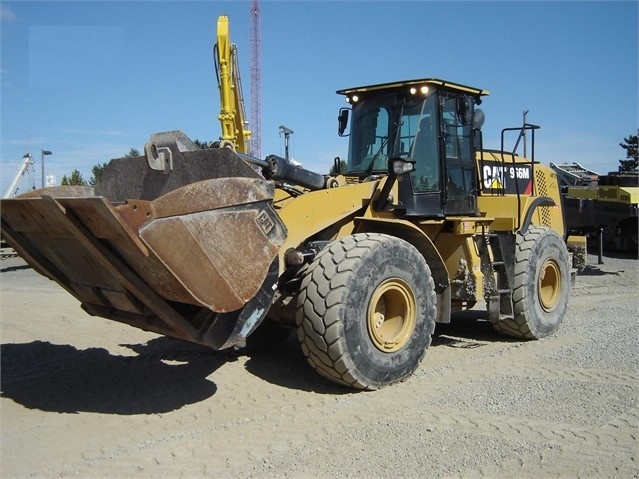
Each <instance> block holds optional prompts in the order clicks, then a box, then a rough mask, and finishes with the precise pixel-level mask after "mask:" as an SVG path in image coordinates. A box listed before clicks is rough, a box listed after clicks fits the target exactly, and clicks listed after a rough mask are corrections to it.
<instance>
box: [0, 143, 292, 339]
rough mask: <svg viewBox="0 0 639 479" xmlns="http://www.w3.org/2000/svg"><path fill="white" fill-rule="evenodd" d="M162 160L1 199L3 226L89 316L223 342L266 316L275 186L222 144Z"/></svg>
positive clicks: (273, 271)
mask: <svg viewBox="0 0 639 479" xmlns="http://www.w3.org/2000/svg"><path fill="white" fill-rule="evenodd" d="M170 149H171V150H172V152H171V154H172V159H171V160H172V169H171V170H170V171H168V172H165V171H158V170H155V169H152V168H150V167H149V163H148V162H147V159H146V158H145V157H144V156H141V157H134V158H122V159H118V160H112V162H111V163H110V164H109V166H108V167H107V169H106V170H105V172H104V175H103V177H102V179H101V182H100V183H99V184H98V185H96V188H95V190H93V189H91V188H83V187H57V188H45V189H40V190H36V191H33V192H30V193H28V194H26V195H23V196H21V197H17V198H13V199H6V200H2V202H1V206H0V209H1V216H2V235H3V237H4V238H5V239H6V241H7V242H8V243H9V244H10V245H11V246H12V247H13V248H14V249H15V250H16V251H17V252H18V254H20V255H21V256H22V257H23V258H24V259H25V260H26V261H27V263H29V264H30V265H31V266H32V267H33V268H34V269H35V270H37V271H38V272H40V273H41V274H43V275H45V276H47V277H48V278H50V279H52V280H54V281H56V282H58V283H59V284H60V285H61V286H63V287H64V288H65V289H66V290H67V291H69V292H70V293H71V294H72V295H73V296H75V297H76V298H77V299H78V300H79V301H80V302H81V303H82V307H83V308H84V309H85V310H86V311H87V312H89V313H90V314H92V315H96V316H102V317H105V318H109V319H113V320H117V321H121V322H124V323H128V324H131V325H133V326H136V327H139V328H142V329H145V330H149V331H154V332H157V333H160V334H164V335H167V336H173V337H177V338H180V339H185V340H188V341H192V342H196V343H200V344H206V345H208V346H211V347H213V348H215V349H225V348H228V347H231V346H235V345H238V344H241V343H242V342H243V341H244V339H245V338H246V336H247V335H248V334H250V333H251V332H252V331H253V330H254V329H255V328H256V327H257V325H258V324H259V322H260V321H261V320H262V319H263V317H264V316H265V315H266V313H267V311H268V308H269V306H270V303H271V300H272V297H273V294H274V285H275V283H276V282H277V278H278V270H279V268H278V266H279V265H278V252H279V248H280V247H281V245H282V244H283V243H284V240H285V239H286V229H285V227H284V225H283V223H282V221H281V220H280V218H279V217H278V215H277V214H276V213H275V211H274V209H273V207H272V199H273V194H274V184H273V183H272V182H269V181H266V180H264V179H263V178H262V177H261V176H260V175H259V174H257V173H256V172H255V171H254V170H253V169H252V168H251V167H250V166H249V165H248V164H247V163H246V162H244V161H243V160H242V159H240V158H239V157H238V156H237V155H235V154H234V153H233V152H232V151H231V150H227V149H208V150H197V151H180V148H179V146H178V145H175V144H174V145H171V146H170Z"/></svg>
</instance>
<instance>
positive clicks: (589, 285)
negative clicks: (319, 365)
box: [0, 255, 639, 478]
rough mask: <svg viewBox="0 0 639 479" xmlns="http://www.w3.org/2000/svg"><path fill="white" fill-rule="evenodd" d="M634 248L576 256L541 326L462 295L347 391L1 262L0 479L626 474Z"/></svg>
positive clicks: (634, 471) (629, 465)
mask: <svg viewBox="0 0 639 479" xmlns="http://www.w3.org/2000/svg"><path fill="white" fill-rule="evenodd" d="M638 263H639V261H638V260H637V258H636V256H624V255H619V256H615V257H612V256H606V257H605V258H604V264H602V265H599V264H597V258H596V257H593V256H589V258H588V266H587V268H586V270H585V271H584V272H583V274H582V275H580V276H579V277H578V278H577V282H576V286H575V288H574V289H573V291H572V295H571V299H570V304H569V308H568V314H567V315H566V317H565V320H564V323H563V325H562V327H561V328H560V330H559V331H558V333H557V334H555V335H554V336H552V337H550V338H546V339H544V340H541V341H527V342H520V341H514V340H511V339H508V338H504V337H501V336H498V335H496V334H495V333H494V332H493V331H492V329H491V327H490V325H489V323H488V322H487V320H486V314H485V312H484V311H483V310H481V309H480V305H478V306H477V307H476V308H477V309H476V310H471V311H469V312H466V313H464V314H460V315H456V316H455V319H454V321H453V322H452V323H451V324H450V325H440V326H438V327H437V330H436V332H435V337H434V339H433V345H432V346H431V348H430V349H429V351H428V353H427V354H426V358H425V360H424V363H423V364H422V366H421V367H420V368H419V369H418V370H417V371H416V373H415V374H414V375H413V376H412V377H411V378H410V379H409V380H407V381H405V382H404V383H401V384H398V385H394V386H392V387H388V388H384V389H382V390H379V391H375V392H369V393H365V392H352V391H350V390H346V389H343V388H340V387H337V386H335V385H333V384H331V383H328V382H326V381H325V380H323V379H322V378H320V377H319V376H317V375H316V374H315V373H314V372H313V371H312V370H311V369H310V368H309V367H308V365H307V364H306V363H305V360H304V358H303V356H302V354H301V352H300V349H299V346H298V345H297V344H296V340H295V338H294V336H292V337H291V338H290V339H289V340H288V341H286V342H285V343H284V344H282V345H281V346H280V347H278V348H274V349H269V350H264V351H260V352H255V353H251V354H236V355H225V354H219V353H215V352H212V351H210V350H208V349H206V348H202V347H199V346H194V345H189V344H186V343H183V342H179V341H175V340H172V339H168V338H161V337H158V336H156V335H154V334H151V333H146V332H143V331H139V330H136V329H133V328H130V327H128V326H125V325H121V324H118V323H113V322H109V321H106V320H102V319H100V318H92V317H90V316H88V315H87V314H85V313H84V312H83V311H82V310H81V309H80V308H79V305H78V303H77V301H75V300H74V299H73V298H72V297H70V296H69V295H68V294H67V293H66V292H64V291H63V290H62V289H61V288H59V287H58V286H56V285H55V284H53V283H51V282H49V281H48V280H46V279H44V278H42V277H40V276H38V275H36V274H35V273H34V272H33V271H32V270H30V269H28V268H26V267H25V266H24V264H23V263H22V262H21V260H19V259H17V258H15V259H8V260H3V261H2V263H0V268H1V272H0V300H1V303H0V314H1V316H0V334H1V339H2V345H1V352H2V363H1V373H2V376H1V379H2V397H1V398H0V419H1V421H2V429H1V439H2V443H1V447H2V452H1V456H0V459H1V465H0V467H1V469H0V473H1V476H2V477H3V478H27V477H28V478H51V477H71V476H72V477H109V478H117V477H131V476H133V475H135V476H136V477H141V478H156V477H157V478H160V477H188V478H197V477H215V478H236V477H242V478H276V477H284V478H315V477H326V478H331V477H335V478H338V477H339V478H342V477H347V478H370V477H376V478H397V477H406V478H417V477H420V478H421V477H429V478H452V477H463V478H474V477H491V478H513V477H518V478H552V477H575V478H577V477H579V478H607V477H610V478H632V477H635V478H636V477H639V469H638V463H637V461H638V453H639V436H638V434H639V404H638V400H637V398H638V392H639V378H638V365H639V336H638V334H637V312H638V310H639V299H638V295H637V292H638V286H639V266H638Z"/></svg>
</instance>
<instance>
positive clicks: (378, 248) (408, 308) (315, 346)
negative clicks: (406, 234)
mask: <svg viewBox="0 0 639 479" xmlns="http://www.w3.org/2000/svg"><path fill="white" fill-rule="evenodd" d="M435 304H436V298H435V287H434V283H433V279H432V276H431V273H430V269H429V268H428V266H427V264H426V262H425V260H424V258H423V257H422V256H421V254H420V253H419V252H418V251H417V249H415V247H413V246H412V245H411V244H409V243H407V242H406V241H403V240H401V239H399V238H395V237H392V236H388V235H383V234H373V233H365V234H355V235H352V236H348V237H346V238H343V239H341V240H339V241H336V242H334V243H333V244H331V245H330V246H329V247H328V248H327V249H325V250H323V251H322V252H321V253H320V254H319V255H318V256H317V258H316V259H315V261H314V262H313V263H312V264H311V265H310V267H309V269H308V272H307V273H306V274H305V276H304V277H303V279H302V283H301V289H300V293H299V295H298V303H297V316H296V321H297V326H298V329H297V331H298V338H299V341H300V343H301V346H302V351H303V352H304V355H305V356H306V358H307V360H308V362H309V364H310V365H311V366H312V367H313V368H314V369H315V370H316V371H317V372H318V373H319V374H321V375H322V376H324V377H326V378H328V379H330V380H331V381H333V382H335V383H338V384H343V385H346V386H350V387H354V388H358V389H368V390H373V389H378V388H380V387H382V386H386V385H388V384H392V383H395V382H397V381H401V380H404V379H406V378H407V377H408V376H409V375H410V374H412V373H413V371H414V370H415V369H416V368H417V366H418V365H419V363H420V361H421V360H422V358H423V357H424V354H425V353H426V349H427V348H428V346H429V345H430V342H431V335H432V333H433V330H434V329H435V322H434V320H435V316H436V315H435V312H436V311H435Z"/></svg>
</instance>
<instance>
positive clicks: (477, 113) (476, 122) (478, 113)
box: [473, 108, 486, 130]
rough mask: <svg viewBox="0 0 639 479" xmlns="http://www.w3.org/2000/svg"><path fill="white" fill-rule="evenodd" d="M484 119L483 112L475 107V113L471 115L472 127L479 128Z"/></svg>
mask: <svg viewBox="0 0 639 479" xmlns="http://www.w3.org/2000/svg"><path fill="white" fill-rule="evenodd" d="M485 120H486V116H485V115H484V112H483V111H482V110H480V109H479V108H476V109H475V114H474V116H473V122H474V125H473V128H474V129H476V130H481V127H482V126H483V125H484V121H485Z"/></svg>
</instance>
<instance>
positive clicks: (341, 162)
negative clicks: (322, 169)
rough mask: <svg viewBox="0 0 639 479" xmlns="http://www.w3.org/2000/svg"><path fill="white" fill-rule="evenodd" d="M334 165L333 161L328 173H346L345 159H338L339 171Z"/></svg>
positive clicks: (333, 174)
mask: <svg viewBox="0 0 639 479" xmlns="http://www.w3.org/2000/svg"><path fill="white" fill-rule="evenodd" d="M336 166H337V165H336V164H335V163H333V166H331V169H330V170H329V172H328V174H329V175H331V176H337V175H343V174H344V173H346V161H345V160H339V171H337V168H336Z"/></svg>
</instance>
